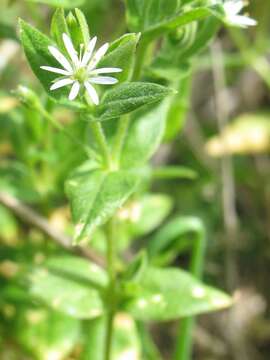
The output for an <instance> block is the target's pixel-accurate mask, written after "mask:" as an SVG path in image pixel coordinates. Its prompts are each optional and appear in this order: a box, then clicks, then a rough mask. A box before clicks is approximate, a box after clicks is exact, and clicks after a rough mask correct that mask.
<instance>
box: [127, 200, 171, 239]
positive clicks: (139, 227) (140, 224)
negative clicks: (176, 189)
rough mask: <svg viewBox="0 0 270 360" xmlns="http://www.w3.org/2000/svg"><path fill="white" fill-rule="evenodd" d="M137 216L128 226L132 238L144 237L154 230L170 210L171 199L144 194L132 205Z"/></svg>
mask: <svg viewBox="0 0 270 360" xmlns="http://www.w3.org/2000/svg"><path fill="white" fill-rule="evenodd" d="M133 206H134V207H137V209H138V211H137V212H138V216H137V217H136V218H135V219H132V220H131V221H130V224H129V232H131V234H132V236H133V237H139V236H145V235H146V234H149V233H150V232H151V231H153V230H155V229H156V228H157V227H158V226H159V225H160V224H161V223H162V221H164V219H165V218H166V217H167V216H168V215H169V213H170V212H171V210H172V206H173V202H172V199H171V197H169V196H167V195H164V194H146V195H145V196H143V197H142V198H141V199H139V200H138V201H137V202H136V203H135V204H134V205H133Z"/></svg>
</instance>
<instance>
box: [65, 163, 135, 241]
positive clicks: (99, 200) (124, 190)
mask: <svg viewBox="0 0 270 360" xmlns="http://www.w3.org/2000/svg"><path fill="white" fill-rule="evenodd" d="M138 181H139V176H138V175H136V174H135V173H132V172H131V171H124V170H123V171H122V170H119V171H113V172H109V171H104V170H102V169H97V168H96V167H95V166H94V165H92V164H91V163H88V162H87V163H85V164H84V165H83V166H82V167H80V168H79V169H78V170H77V171H76V172H75V174H74V175H73V176H72V177H71V178H70V179H69V180H68V181H67V183H66V191H67V195H68V198H69V199H70V201H71V209H72V215H73V219H74V222H75V224H76V231H75V239H74V241H75V243H78V242H81V241H87V240H89V237H90V236H91V235H92V233H93V231H94V230H95V229H96V228H97V227H98V226H100V225H103V224H104V223H105V222H106V221H107V220H108V219H109V218H110V217H111V216H112V215H113V214H114V213H115V211H116V210H118V209H119V208H120V207H121V206H122V205H123V204H124V203H125V201H126V200H127V199H128V198H129V196H130V195H131V194H132V193H133V192H134V191H135V189H136V186H137V183H138Z"/></svg>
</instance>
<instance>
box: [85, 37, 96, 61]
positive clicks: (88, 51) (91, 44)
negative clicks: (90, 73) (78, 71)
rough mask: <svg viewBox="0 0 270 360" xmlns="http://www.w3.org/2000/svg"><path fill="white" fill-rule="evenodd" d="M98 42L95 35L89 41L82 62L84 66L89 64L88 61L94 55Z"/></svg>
mask: <svg viewBox="0 0 270 360" xmlns="http://www.w3.org/2000/svg"><path fill="white" fill-rule="evenodd" d="M96 43H97V37H96V36H95V37H94V38H93V39H92V40H90V41H89V44H88V46H87V48H86V50H85V53H84V55H83V58H82V62H81V65H82V66H86V65H87V64H88V61H89V60H90V59H91V56H92V55H93V51H94V49H95V46H96Z"/></svg>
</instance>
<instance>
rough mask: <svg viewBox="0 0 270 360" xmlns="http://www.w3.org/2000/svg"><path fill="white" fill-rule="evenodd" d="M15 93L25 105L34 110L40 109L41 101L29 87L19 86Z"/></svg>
mask: <svg viewBox="0 0 270 360" xmlns="http://www.w3.org/2000/svg"><path fill="white" fill-rule="evenodd" d="M14 93H15V95H16V96H17V97H18V98H19V100H20V101H21V102H22V103H23V104H24V105H26V106H28V107H30V108H32V109H36V110H38V109H40V100H39V98H38V96H37V95H36V94H35V93H34V91H32V90H31V89H29V88H28V87H26V86H22V85H19V86H18V88H17V90H15V91H14Z"/></svg>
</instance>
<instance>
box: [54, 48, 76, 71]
mask: <svg viewBox="0 0 270 360" xmlns="http://www.w3.org/2000/svg"><path fill="white" fill-rule="evenodd" d="M48 49H49V51H50V53H51V54H52V56H53V57H54V58H55V59H56V60H57V61H58V62H59V64H61V65H62V66H63V68H64V69H66V70H67V71H70V72H72V71H73V70H72V66H71V65H70V63H69V61H68V60H67V59H66V57H65V56H64V55H63V54H62V53H61V52H60V51H59V50H58V49H57V48H56V47H54V46H49V47H48Z"/></svg>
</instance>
